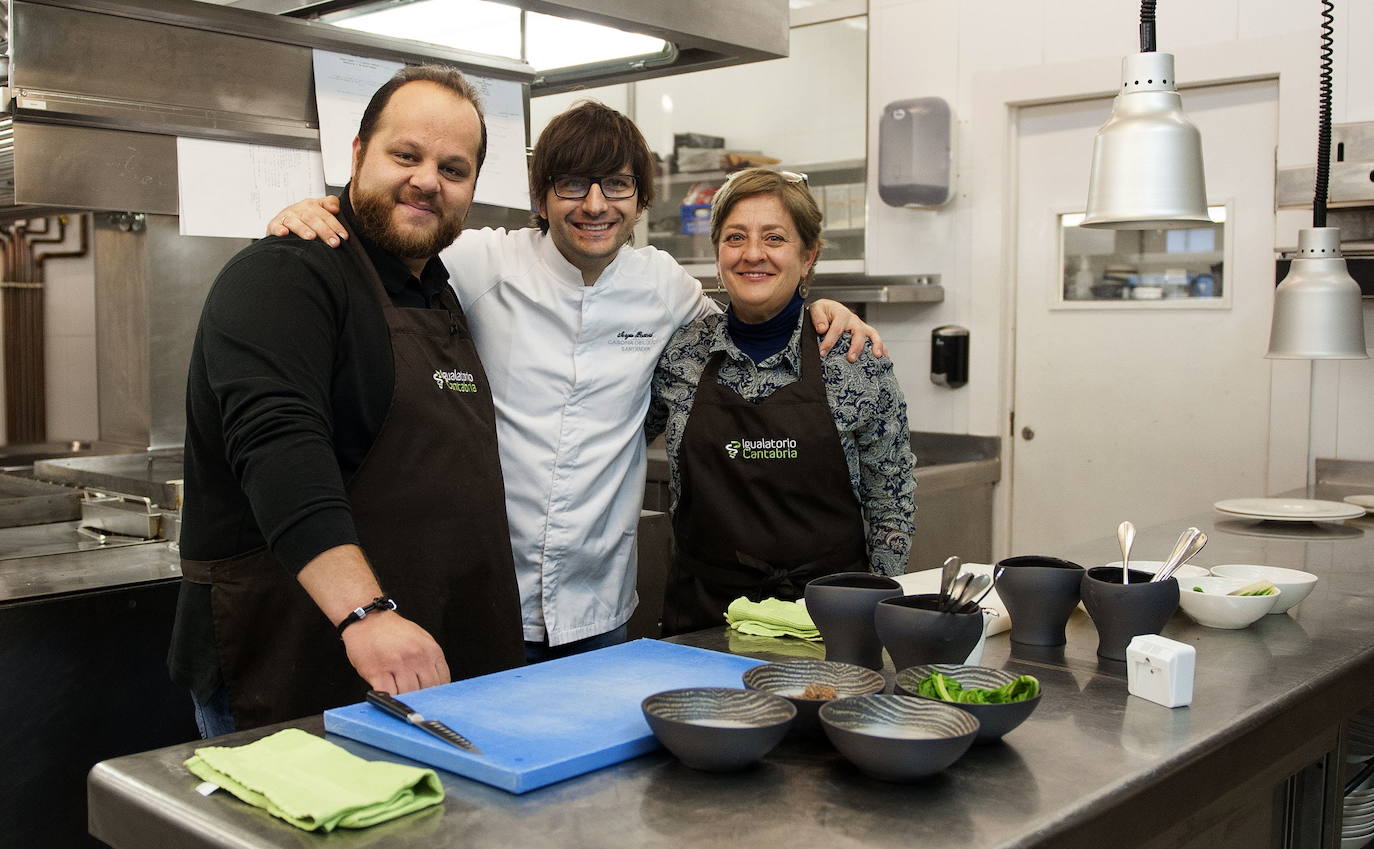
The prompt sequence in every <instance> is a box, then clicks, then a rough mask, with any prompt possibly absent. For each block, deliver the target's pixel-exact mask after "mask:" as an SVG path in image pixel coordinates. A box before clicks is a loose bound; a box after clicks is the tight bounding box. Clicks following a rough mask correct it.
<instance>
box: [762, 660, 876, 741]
mask: <svg viewBox="0 0 1374 849" xmlns="http://www.w3.org/2000/svg"><path fill="white" fill-rule="evenodd" d="M812 685H820V686H821V687H823V688H824V687H829V688H833V689H834V690H835V695H834V696H833V697H831V698H836V699H845V698H849V697H850V696H867V695H869V694H870V693H878V692H882V689H883V687H885V686H886V682H884V681H883V676H882V675H881V674H880V673H878V672H875V671H873V670H872V669H865V668H864V667H862V666H855V665H854V664H852V663H836V662H835V661H833V660H789V661H786V662H784V663H765V664H763V665H761V666H755V667H753V668H752V669H748V670H746V671H745V673H744V686H746V687H748V688H749V689H751V690H760V691H762V692H765V693H772V694H773V695H775V696H782V697H783V698H784V699H787V700H788V701H789V702H791V703H792V705H793V706H794V707H796V709H797V721H796V722H795V723H793V725H792V727H793V728H794V729H796V730H797V731H799V732H801V733H804V734H816V735H819V734H820V733H821V722H820V719H819V718H818V716H817V712H818V711H819V710H820V709H821V705H823V704H825V703H826V702H828V701H830V698H826V697H819V698H806V696H805V694H806V691H807V688H808V687H811V686H812Z"/></svg>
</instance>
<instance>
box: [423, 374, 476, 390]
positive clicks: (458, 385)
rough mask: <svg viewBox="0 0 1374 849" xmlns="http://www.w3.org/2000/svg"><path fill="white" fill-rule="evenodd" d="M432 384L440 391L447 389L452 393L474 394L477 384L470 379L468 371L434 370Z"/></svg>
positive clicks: (470, 375)
mask: <svg viewBox="0 0 1374 849" xmlns="http://www.w3.org/2000/svg"><path fill="white" fill-rule="evenodd" d="M430 377H432V378H434V384H435V385H436V386H438V387H439V388H440V389H448V390H450V391H453V392H476V391H477V383H476V381H475V380H474V379H473V377H472V372H468V371H441V370H440V369H435V370H434V374H432V375H430Z"/></svg>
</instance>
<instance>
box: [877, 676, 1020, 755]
mask: <svg viewBox="0 0 1374 849" xmlns="http://www.w3.org/2000/svg"><path fill="white" fill-rule="evenodd" d="M932 672H943V673H944V674H945V675H948V676H949V677H951V678H953V679H954V680H956V681H958V682H959V685H960V686H961V687H963V688H965V689H970V688H978V689H982V690H995V689H997V688H998V687H1002V686H1005V685H1007V684H1010V683H1011V682H1012V681H1015V680H1016V676H1015V675H1013V674H1012V673H1010V672H1007V671H1006V670H1004V669H993V668H991V667H987V666H964V665H962V664H957V663H932V664H928V665H926V666H913V667H910V668H908V669H903V670H901V671H900V672H898V673H897V680H896V686H895V687H894V690H895V691H896V692H898V693H904V694H906V695H908V696H915V697H916V698H918V699H922V700H923V701H931V702H934V703H936V704H942V705H944V704H948V705H953V706H954V707H956V708H959V709H960V710H963V711H967V712H968V713H970V714H972V715H973V716H975V717H977V719H978V722H979V724H980V726H981V727H980V729H979V731H978V742H980V743H983V742H987V741H989V740H997V739H1000V738H1001V737H1002V735H1003V734H1006V733H1007V732H1008V731H1011V730H1012V729H1013V728H1015V727H1016V726H1018V725H1020V724H1021V723H1023V722H1025V721H1026V718H1027V717H1029V716H1030V715H1031V714H1032V713H1034V712H1035V708H1036V706H1038V705H1039V704H1040V696H1039V695H1037V696H1036V697H1035V698H1033V699H1026V700H1025V701H1020V702H1011V703H1010V704H1005V705H971V704H964V703H962V702H944V701H939V700H937V699H924V697H922V696H920V695H918V694H917V692H916V688H917V687H918V686H919V685H920V683H921V682H922V681H924V680H925V679H927V678H929V677H930V673H932Z"/></svg>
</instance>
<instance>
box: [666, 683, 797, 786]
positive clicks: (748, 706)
mask: <svg viewBox="0 0 1374 849" xmlns="http://www.w3.org/2000/svg"><path fill="white" fill-rule="evenodd" d="M640 709H642V710H643V711H644V719H645V721H647V722H648V723H649V728H650V729H651V730H652V731H653V732H654V736H655V737H657V738H658V740H659V742H660V743H662V744H663V745H664V746H665V747H666V748H667V749H668V751H670V752H672V753H673V754H674V755H677V757H678V760H680V761H682V762H683V763H684V764H686V765H687V766H690V767H692V768H694V769H704V770H709V771H711V772H729V771H731V770H737V769H743V768H744V767H746V766H748V765H749V764H751V763H753V762H754V761H756V760H758V759H759V758H761V757H763V756H764V755H766V754H768V752H770V751H771V750H772V749H773V747H774V746H776V745H777V744H778V741H779V740H781V739H782V738H783V735H784V734H786V733H787V729H788V727H789V726H791V724H792V720H793V718H795V717H796V715H797V709H796V708H794V707H793V706H792V705H791V704H790V703H789V702H788V701H787V700H786V699H782V698H779V697H777V696H772V695H769V694H768V693H760V692H758V691H756V690H732V689H729V688H726V687H689V688H686V689H683V690H665V691H664V692H662V693H655V694H653V695H652V696H650V697H648V698H647V699H645V700H644V701H643V702H641V703H640Z"/></svg>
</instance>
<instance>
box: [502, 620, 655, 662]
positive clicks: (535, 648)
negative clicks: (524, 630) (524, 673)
mask: <svg viewBox="0 0 1374 849" xmlns="http://www.w3.org/2000/svg"><path fill="white" fill-rule="evenodd" d="M629 633H630V626H629V625H628V624H625V625H621V626H620V627H619V628H616V629H615V630H614V631H607V632H606V633H604V634H597V635H596V636H595V637H587V638H586V639H585V640H574V641H573V642H571V643H564V644H563V645H561V646H550V645H549V641H548V639H547V638H545V640H544V641H543V642H541V643H531V642H526V643H525V662H526V663H543V662H544V661H546V660H556V659H558V658H560V657H567V656H569V655H573V654H581V653H582V652H584V651H591V650H592V649H604V648H605V647H606V646H618V645H620V644H621V643H623V642H625V638H626V637H627V636H629Z"/></svg>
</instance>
